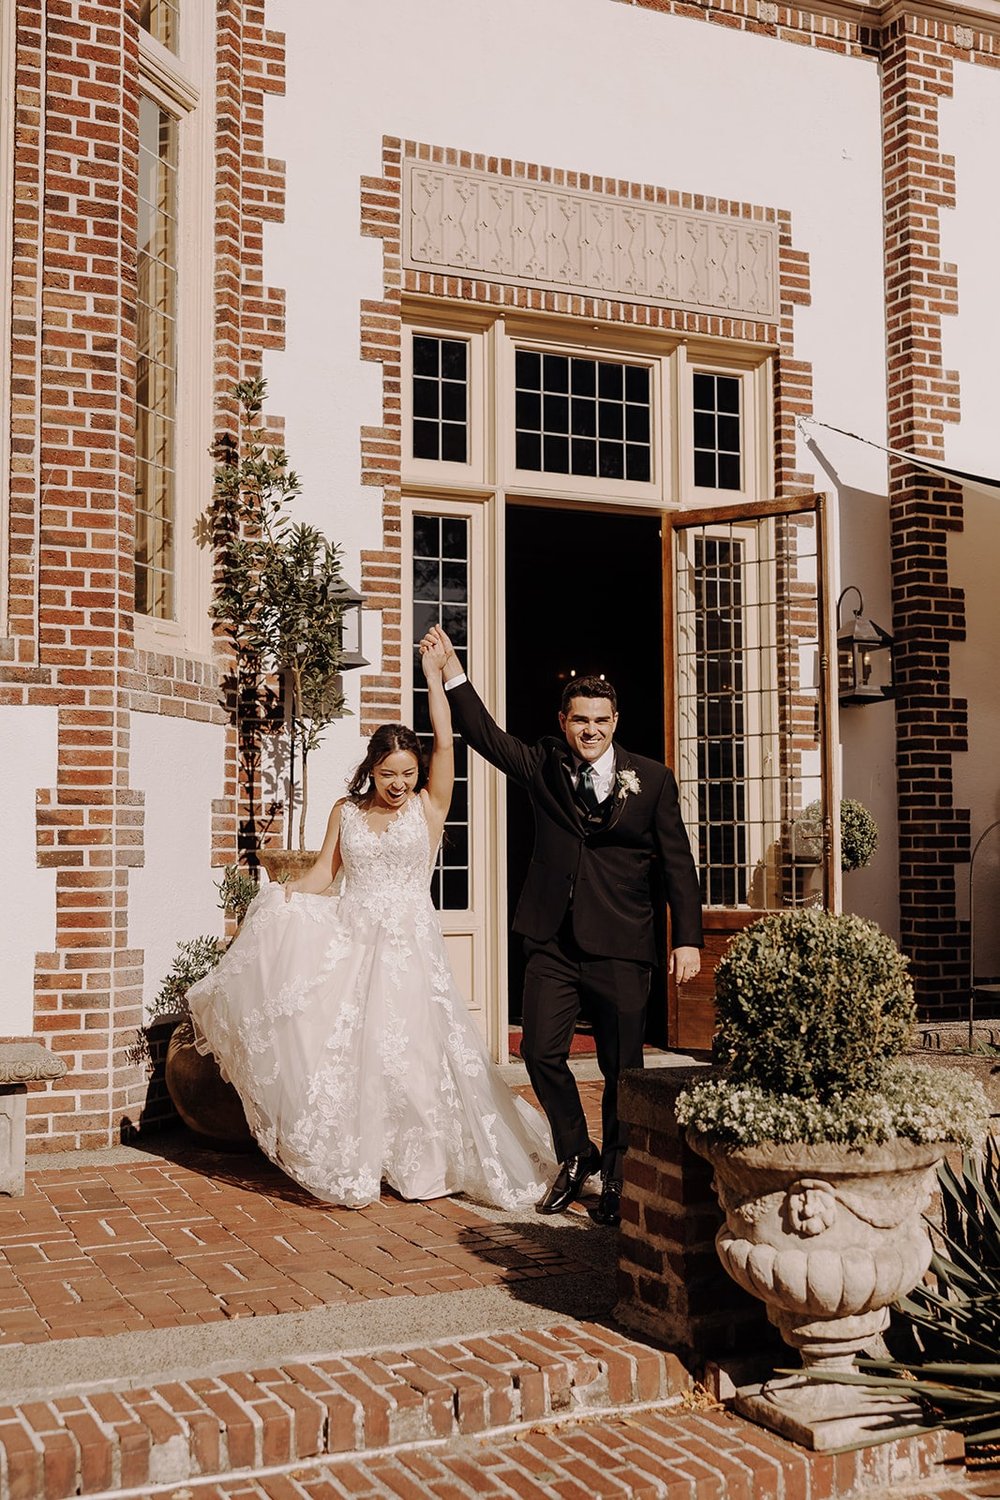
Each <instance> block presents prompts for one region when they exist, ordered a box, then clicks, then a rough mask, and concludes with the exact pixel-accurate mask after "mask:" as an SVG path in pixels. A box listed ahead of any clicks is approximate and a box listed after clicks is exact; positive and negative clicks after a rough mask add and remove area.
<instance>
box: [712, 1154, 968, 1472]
mask: <svg viewBox="0 0 1000 1500" xmlns="http://www.w3.org/2000/svg"><path fill="white" fill-rule="evenodd" d="M688 1142H689V1144H690V1145H691V1147H692V1149H693V1150H695V1151H697V1152H698V1153H699V1154H700V1155H701V1156H704V1157H706V1158H707V1159H708V1161H709V1162H710V1163H711V1164H712V1167H713V1169H714V1173H715V1179H714V1186H715V1189H716V1192H717V1194H718V1198H719V1203H720V1206H721V1207H722V1209H723V1212H724V1213H725V1216H726V1221H725V1223H724V1224H723V1226H722V1227H721V1228H720V1230H719V1232H718V1234H717V1236H716V1249H717V1251H718V1254H719V1258H720V1260H721V1262H722V1265H723V1266H724V1268H725V1269H726V1271H727V1272H728V1273H729V1275H730V1276H731V1277H732V1278H733V1280H734V1281H736V1282H738V1284H739V1285H740V1286H741V1287H743V1288H744V1290H745V1291H747V1292H749V1293H751V1295H753V1296H755V1297H759V1298H760V1299H761V1300H762V1301H763V1302H764V1303H765V1305H766V1308H767V1315H768V1317H769V1319H770V1320H771V1322H772V1323H773V1324H774V1325H775V1326H776V1327H777V1328H778V1331H779V1332H780V1333H781V1336H782V1338H783V1339H784V1340H785V1342H786V1343H787V1344H789V1345H791V1347H792V1348H793V1349H796V1350H798V1351H799V1353H800V1355H801V1358H802V1364H803V1367H804V1369H805V1370H812V1371H817V1372H829V1373H831V1374H833V1373H836V1372H843V1371H850V1370H851V1368H852V1366H853V1364H854V1357H855V1355H856V1354H858V1353H859V1352H860V1351H861V1350H863V1349H865V1348H866V1347H867V1346H870V1345H871V1344H872V1343H873V1342H874V1341H875V1340H876V1339H877V1338H878V1336H879V1335H880V1334H881V1333H882V1331H883V1329H885V1327H886V1326H887V1324H888V1322H889V1304H890V1303H892V1302H894V1301H895V1300H896V1299H897V1298H899V1297H902V1296H905V1295H906V1293H908V1292H909V1291H911V1290H912V1288H913V1287H914V1286H915V1285H916V1284H917V1282H918V1281H919V1280H920V1278H921V1276H923V1274H924V1272H925V1271H926V1269H927V1267H928V1265H929V1263H930V1258H931V1243H930V1237H929V1235H928V1233H927V1229H926V1226H925V1224H924V1222H923V1219H922V1215H923V1213H924V1210H925V1209H926V1207H927V1205H928V1203H929V1202H930V1200H931V1197H932V1194H933V1192H934V1186H935V1166H936V1164H937V1162H938V1161H939V1160H940V1159H941V1157H942V1156H943V1155H944V1153H945V1149H946V1148H945V1145H944V1144H943V1143H941V1142H937V1143H935V1144H932V1145H918V1144H916V1143H914V1142H912V1141H906V1140H893V1141H890V1142H887V1143H886V1144H883V1145H877V1146H876V1145H868V1146H865V1147H864V1148H862V1149H852V1148H850V1147H849V1146H842V1145H836V1144H832V1143H831V1144H815V1145H805V1144H802V1143H793V1144H790V1145H787V1144H782V1145H779V1144H776V1143H764V1144H762V1145H758V1146H746V1147H742V1148H738V1149H736V1148H729V1147H724V1146H720V1145H718V1144H716V1143H715V1142H713V1140H712V1139H711V1138H709V1137H708V1136H706V1135H704V1134H702V1133H701V1132H699V1131H697V1130H693V1129H689V1130H688ZM736 1405H737V1409H738V1410H740V1411H741V1412H742V1413H743V1414H744V1415H746V1416H748V1417H750V1418H751V1419H752V1420H754V1421H757V1422H761V1423H763V1424H764V1425H766V1426H768V1427H772V1428H774V1429H775V1430H776V1431H778V1432H781V1433H783V1434H784V1435H785V1436H786V1437H790V1438H792V1439H793V1440H794V1441H796V1442H799V1443H802V1444H804V1445H805V1446H806V1447H810V1448H815V1449H826V1448H836V1447H840V1446H842V1445H844V1444H848V1443H852V1442H856V1441H858V1440H859V1439H863V1438H865V1437H867V1438H868V1439H869V1440H870V1439H871V1436H872V1434H873V1432H874V1431H880V1432H885V1433H887V1434H888V1433H890V1432H891V1431H893V1430H894V1429H896V1428H898V1427H900V1426H910V1425H912V1424H913V1423H915V1422H919V1420H920V1410H919V1408H918V1407H917V1406H916V1405H914V1404H913V1403H911V1402H909V1401H907V1400H905V1399H904V1398H901V1397H894V1396H885V1395H882V1394H881V1393H879V1392H877V1391H873V1390H871V1389H869V1390H866V1389H865V1388H863V1387H859V1386H856V1385H851V1384H841V1385H837V1384H824V1383H822V1382H820V1381H813V1380H808V1379H806V1378H804V1377H803V1376H796V1375H793V1376H786V1377H783V1378H773V1379H771V1380H769V1381H767V1382H766V1383H765V1384H764V1385H762V1386H759V1387H753V1388H747V1389H746V1390H744V1391H742V1392H740V1394H739V1395H738V1397H737V1402H736Z"/></svg>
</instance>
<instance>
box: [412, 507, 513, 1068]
mask: <svg viewBox="0 0 1000 1500" xmlns="http://www.w3.org/2000/svg"><path fill="white" fill-rule="evenodd" d="M494 509H495V502H494V500H493V497H492V496H491V497H490V498H488V499H484V498H483V497H482V496H481V495H476V494H472V493H470V494H467V495H461V494H454V495H452V496H450V497H448V498H445V497H443V496H442V495H441V494H440V493H439V492H437V491H434V492H425V491H423V490H421V489H420V488H419V487H417V486H412V487H408V488H407V490H406V491H405V493H404V495H403V499H402V505H401V516H400V544H401V548H402V556H403V558H404V559H412V557H413V518H414V515H429V516H457V517H461V518H462V519H463V520H466V521H468V523H469V553H468V565H469V574H468V584H469V588H468V595H469V614H468V667H469V676H470V678H471V679H472V680H473V681H474V682H476V683H477V684H484V685H485V684H487V683H488V682H489V680H490V671H489V667H490V653H489V650H488V632H489V633H490V634H492V631H493V619H492V604H491V601H492V600H493V598H494V594H495V588H494V583H493V580H492V576H491V574H492V568H491V564H490V554H491V547H490V540H491V531H492V526H493V519H492V513H493V511H494ZM400 593H401V618H402V622H403V641H404V649H403V651H402V663H401V679H402V695H403V698H402V701H403V704H404V705H405V707H404V718H407V719H408V718H409V707H410V705H412V703H413V686H414V672H415V670H416V669H415V666H414V660H413V651H412V649H411V648H410V643H409V634H410V622H411V620H412V618H413V580H412V570H411V568H410V567H408V566H404V568H403V570H402V577H401V590H400ZM414 644H415V643H414ZM486 690H487V691H488V689H486ZM468 766H469V770H468V775H469V787H468V797H469V839H470V858H469V902H468V906H467V907H466V908H464V909H461V910H455V909H451V910H447V909H446V910H442V911H440V912H439V913H438V917H439V920H440V922H441V928H442V931H443V932H444V935H445V940H446V944H447V946H448V949H449V954H450V957H451V961H452V965H453V968H454V970H455V974H456V979H457V980H458V982H459V986H460V988H461V989H463V991H464V992H465V997H466V999H467V1001H468V1003H469V1008H470V1011H471V1013H472V1014H473V1015H474V1016H475V1017H476V1020H477V1022H478V1024H479V1025H480V1027H481V1028H482V1030H483V1033H484V1035H485V1036H486V1039H487V1042H488V1045H489V1049H490V1053H491V1055H492V1056H493V1057H494V1058H498V1057H499V1056H500V1053H501V1044H502V1048H503V1060H504V1061H506V1036H507V1032H506V1025H507V1008H506V1000H505V997H504V995H503V991H502V989H499V988H498V986H497V978H496V976H497V972H498V962H499V949H500V948H501V947H502V944H501V942H500V938H501V937H502V938H503V939H505V938H506V929H504V930H503V932H502V933H501V932H500V930H499V928H498V924H497V923H496V921H495V920H494V913H495V911H496V908H497V901H498V898H499V892H500V883H501V882H502V880H503V879H504V871H503V870H502V869H500V868H498V866H499V861H498V859H497V851H496V848H495V832H494V830H495V828H496V820H495V786H494V783H495V781H496V780H497V778H496V774H495V773H494V772H493V771H492V770H491V768H490V767H489V766H488V765H487V764H486V762H485V761H483V760H482V759H481V758H480V757H479V756H478V755H476V754H475V753H473V752H472V751H470V752H469V758H468ZM498 1002H499V1003H498Z"/></svg>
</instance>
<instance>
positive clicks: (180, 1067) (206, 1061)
mask: <svg viewBox="0 0 1000 1500" xmlns="http://www.w3.org/2000/svg"><path fill="white" fill-rule="evenodd" d="M164 1078H165V1082H166V1085H167V1092H168V1094H169V1095H170V1098H171V1101H172V1102H173V1106H174V1108H175V1109H176V1111H177V1113H178V1114H179V1115H180V1117H181V1119H182V1120H183V1121H184V1124H185V1125H186V1126H187V1127H188V1129H189V1130H192V1131H194V1133H195V1135H197V1136H199V1137H200V1138H201V1141H202V1144H204V1145H208V1146H213V1147H215V1148H217V1149H219V1150H223V1151H249V1150H251V1149H252V1147H253V1145H254V1138H253V1136H252V1135H251V1133H250V1127H249V1125H248V1124H247V1118H246V1115H245V1113H244V1111H243V1104H242V1102H241V1100H240V1096H239V1094H238V1093H237V1092H236V1090H235V1089H234V1088H233V1086H232V1084H231V1083H228V1082H227V1081H226V1079H224V1078H223V1076H222V1074H221V1072H220V1071H219V1064H218V1063H217V1062H216V1060H215V1058H214V1057H212V1055H211V1054H210V1053H209V1054H207V1055H206V1054H202V1053H201V1052H199V1051H198V1049H197V1048H196V1047H195V1044H194V1031H193V1030H192V1027H191V1022H190V1020H188V1019H187V1018H186V1017H185V1018H184V1019H183V1020H182V1021H180V1022H179V1023H178V1025H177V1026H175V1028H174V1031H173V1034H172V1035H171V1038H170V1041H169V1043H168V1044H167V1056H166V1062H165V1065H164Z"/></svg>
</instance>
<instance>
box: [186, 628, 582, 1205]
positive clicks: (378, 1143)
mask: <svg viewBox="0 0 1000 1500" xmlns="http://www.w3.org/2000/svg"><path fill="white" fill-rule="evenodd" d="M445 659H446V652H445V650H444V649H443V648H440V649H439V648H438V647H437V646H436V645H431V646H430V647H428V648H427V649H426V650H423V654H422V658H421V660H422V665H423V670H424V676H425V677H426V679H427V685H428V695H429V701H430V712H431V725H432V728H433V731H434V745H433V751H432V754H431V758H430V766H429V768H426V769H425V766H424V761H423V757H422V753H421V746H420V742H419V741H418V739H417V737H416V735H415V734H414V733H413V731H412V730H411V729H407V728H405V727H404V726H403V725H401V724H384V725H382V727H381V728H380V729H378V730H376V732H375V734H374V735H372V738H371V740H370V741H369V743H368V752H367V754H366V756H365V758H364V761H363V762H362V764H361V765H360V766H359V767H358V770H357V772H356V773H355V775H354V778H353V780H352V781H351V783H350V786H349V788H348V795H347V796H346V797H345V798H343V799H342V800H341V801H340V802H338V803H337V804H336V805H335V806H334V808H333V811H332V812H331V814H330V821H329V823H328V825H327V830H326V837H325V839H324V841H323V847H322V849H321V851H320V854H319V858H318V859H317V861H316V863H315V864H314V865H313V867H312V869H311V870H310V871H309V872H308V874H306V875H304V876H303V877H302V879H301V880H296V881H291V882H289V883H287V884H285V885H278V884H271V883H268V882H266V877H265V884H264V885H263V887H262V889H261V890H260V891H259V892H258V894H257V895H256V897H255V898H254V900H253V902H252V903H251V905H250V908H249V910H248V911H247V914H246V917H245V918H244V921H243V925H242V927H241V929H240V931H239V933H238V935H237V937H236V939H235V940H234V942H233V943H232V945H231V946H230V948H229V949H228V951H227V952H226V954H225V955H224V957H223V958H222V960H221V961H220V963H219V964H218V966H217V967H216V968H215V969H213V970H212V972H211V973H210V974H209V975H207V976H206V977H205V978H204V979H202V980H201V981H200V982H199V983H198V984H196V985H194V986H193V987H192V988H191V989H190V990H189V991H188V1000H189V1003H190V1008H191V1015H192V1018H193V1020H194V1025H195V1039H196V1042H197V1045H198V1049H199V1051H201V1052H209V1051H211V1052H213V1053H214V1054H215V1057H216V1059H217V1061H218V1063H219V1065H220V1067H221V1069H222V1072H223V1074H224V1076H225V1077H226V1078H228V1079H229V1080H230V1082H231V1083H233V1084H234V1085H235V1087H236V1089H237V1091H238V1093H239V1095H240V1098H241V1099H242V1101H243V1106H244V1109H245V1110H246V1116H247V1120H248V1122H249V1124H250V1128H251V1130H252V1131H253V1133H254V1135H255V1137H256V1138H257V1141H258V1143H259V1144H260V1146H261V1148H262V1150H263V1151H264V1152H265V1153H266V1154H267V1155H268V1156H269V1157H270V1158H271V1160H272V1161H274V1162H276V1163H277V1165H278V1166H279V1167H281V1169H282V1170H283V1171H284V1172H286V1173H287V1174H288V1175H289V1176H290V1177H293V1178H294V1179H295V1180H296V1181H297V1182H299V1183H301V1184H302V1186H303V1187H305V1188H308V1190H309V1191H310V1192H311V1193H314V1194H315V1195H316V1197H318V1198H323V1199H326V1200H327V1201H328V1202H330V1203H338V1204H345V1205H347V1206H349V1207H352V1208H360V1207H363V1206H364V1205H365V1204H367V1203H372V1202H375V1201H376V1200H377V1199H378V1196H379V1191H380V1186H381V1184H382V1183H383V1182H387V1183H388V1184H389V1186H390V1187H392V1188H394V1189H395V1191H396V1192H397V1193H399V1194H400V1195H401V1196H402V1197H404V1198H436V1197H440V1196H442V1195H445V1194H451V1193H463V1194H465V1195H466V1196H467V1197H469V1198H473V1199H476V1200H478V1201H480V1202H484V1203H489V1204H495V1205H497V1206H498V1207H501V1208H522V1207H529V1206H531V1205H532V1204H534V1202H535V1200H536V1199H537V1198H538V1196H539V1194H540V1192H542V1191H544V1188H545V1178H546V1175H547V1173H548V1172H549V1170H550V1169H551V1168H552V1167H553V1166H554V1162H553V1158H552V1154H551V1148H550V1146H549V1144H548V1131H547V1128H546V1125H545V1121H544V1119H543V1118H542V1116H541V1115H539V1114H538V1113H537V1111H535V1110H534V1109H532V1108H531V1106H530V1105H529V1104H527V1103H525V1101H524V1100H521V1099H516V1098H515V1097H514V1096H513V1094H511V1092H510V1091H509V1089H508V1088H507V1085H506V1084H505V1082H504V1081H503V1079H502V1078H501V1076H500V1074H499V1072H498V1071H497V1069H496V1068H495V1067H494V1065H493V1064H492V1062H491V1061H490V1059H489V1057H488V1055H487V1052H486V1047H485V1044H484V1042H483V1040H482V1038H481V1036H480V1034H479V1032H478V1030H477V1028H476V1025H475V1022H474V1021H473V1020H472V1018H471V1017H470V1016H469V1013H468V1011H467V1009H466V1006H465V1003H464V1001H463V999H462V997H461V995H460V994H459V992H458V990H457V989H456V987H455V981H454V979H453V977H452V974H451V970H450V968H449V965H448V959H447V955H446V953H445V947H444V940H443V938H442V935H441V929H440V927H439V925H438V921H437V916H436V913H435V911H434V908H433V907H432V905H431V900H430V895H429V889H428V887H429V879H430V867H431V862H432V858H433V854H434V851H435V850H436V848H437V845H438V843H439V841H440V838H441V835H442V832H443V829H444V822H445V817H446V816H447V812H448V807H449V805H450V802H451V791H452V783H453V780H454V754H453V750H452V731H451V714H450V711H449V708H448V703H447V699H446V696H445V692H444V687H443V684H442V678H441V670H442V667H443V666H444V662H445ZM341 870H343V875H344V880H343V887H342V889H341V892H340V894H339V895H333V894H331V889H330V888H331V886H332V884H333V882H334V880H335V879H336V877H337V875H338V873H339V872H340V871H341Z"/></svg>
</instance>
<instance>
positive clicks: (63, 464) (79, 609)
mask: <svg viewBox="0 0 1000 1500" xmlns="http://www.w3.org/2000/svg"><path fill="white" fill-rule="evenodd" d="M46 21H47V27H46V31H45V33H44V35H43V36H42V37H41V38H40V41H41V47H42V49H43V52H44V57H43V59H41V61H42V63H43V69H44V82H45V88H44V115H43V132H42V145H43V160H44V189H45V191H44V199H43V204H44V207H43V209H42V213H41V218H40V224H39V229H40V239H41V246H40V248H41V254H42V259H43V264H44V278H43V282H42V291H41V297H40V304H39V308H40V326H39V327H38V329H37V334H38V344H39V351H40V389H39V392H38V438H37V454H38V478H39V481H40V490H41V493H40V497H39V500H38V527H39V547H38V620H39V631H38V639H39V664H40V666H41V667H43V668H44V669H46V670H47V672H48V674H49V680H50V682H51V687H50V688H48V689H45V690H41V689H39V690H36V691H35V692H34V693H33V695H32V701H33V702H36V703H39V702H45V701H48V702H51V703H55V704H57V705H58V708H59V720H58V773H57V784H56V785H55V786H54V787H43V788H40V789H39V793H38V800H39V818H38V824H39V831H38V841H39V863H40V864H42V865H47V866H49V867H50V868H54V869H55V871H56V946H55V950H54V951H53V952H52V953H43V954H39V956H38V960H37V990H38V993H37V995H36V1013H35V1030H36V1032H37V1033H39V1034H41V1036H42V1037H43V1038H44V1040H45V1041H47V1042H48V1043H49V1044H50V1045H51V1046H52V1047H53V1049H54V1050H56V1051H58V1052H59V1053H61V1054H62V1055H63V1057H64V1058H65V1059H66V1061H67V1062H68V1063H69V1067H70V1071H69V1073H68V1074H67V1076H66V1077H65V1079H63V1080H61V1081H60V1083H58V1084H56V1086H55V1088H54V1091H53V1095H52V1097H51V1098H50V1099H49V1100H48V1101H47V1104H48V1108H49V1110H50V1111H51V1117H50V1118H48V1119H40V1118H35V1119H34V1120H32V1122H31V1125H32V1127H33V1128H34V1130H35V1132H36V1133H37V1134H41V1135H47V1134H58V1135H60V1136H61V1137H62V1138H63V1139H62V1142H61V1143H63V1144H67V1145H68V1144H71V1143H72V1142H74V1141H75V1142H79V1143H80V1144H99V1143H103V1142H105V1141H107V1139H108V1138H109V1122H110V1121H112V1120H114V1119H115V1118H117V1117H119V1116H120V1115H121V1114H122V1113H123V1112H124V1111H125V1110H126V1108H127V1106H128V1105H129V1104H130V1103H131V1101H132V1097H133V1095H134V1092H135V1090H136V1088H137V1087H138V1086H139V1084H140V1082H141V1079H140V1074H139V1070H138V1069H137V1068H136V1067H134V1066H130V1065H129V1064H128V1062H127V1059H126V1055H125V1054H126V1049H127V1046H128V1043H129V1042H130V1041H131V1040H133V1039H134V1035H135V1029H136V1027H137V1026H138V1025H139V1024H141V1020H142V1010H141V969H140V963H141V955H140V954H137V953H134V952H132V951H131V950H130V949H129V948H128V946H127V945H128V926H127V924H128V907H127V903H128V869H129V867H130V866H132V865H134V864H136V863H138V862H140V860H141V858H142V855H141V847H140V846H141V838H142V807H141V798H140V797H139V795H138V794H137V793H135V792H134V791H133V790H132V789H131V788H130V785H129V716H128V711H127V708H126V706H125V705H124V703H123V701H122V697H121V689H120V674H121V669H122V666H123V662H124V653H125V652H127V651H129V650H130V648H131V645H132V608H133V550H134V549H133V495H134V472H135V443H134V432H135V408H134V393H135V298H136V288H135V274H136V268H135V250H134V247H135V243H136V210H137V202H136V200H137V154H138V138H137V137H138V83H137V80H138V68H137V49H138V32H137V18H136V11H135V8H134V7H133V6H131V5H120V6H112V7H104V8H101V9H100V11H98V10H97V9H96V8H95V10H94V11H93V13H92V14H84V13H82V12H80V10H79V8H78V7H76V6H73V5H71V4H69V3H68V0H67V3H61V4H60V3H56V4H52V3H50V4H49V5H48V7H47V11H46ZM53 1117H54V1118H53ZM63 1121H65V1125H63V1123H62V1122H63Z"/></svg>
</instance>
